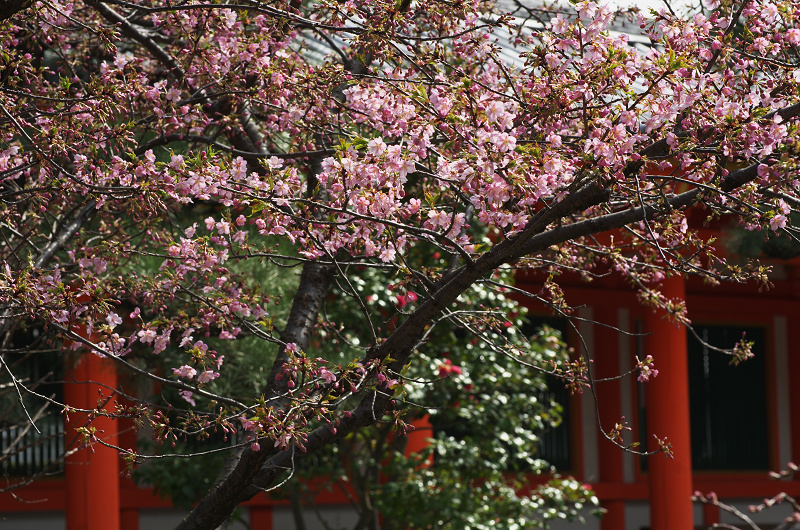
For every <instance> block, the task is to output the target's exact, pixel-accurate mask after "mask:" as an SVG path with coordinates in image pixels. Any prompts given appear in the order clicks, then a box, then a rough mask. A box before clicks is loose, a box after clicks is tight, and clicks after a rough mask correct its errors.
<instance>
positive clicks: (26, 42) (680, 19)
mask: <svg viewBox="0 0 800 530" xmlns="http://www.w3.org/2000/svg"><path fill="white" fill-rule="evenodd" d="M504 10H506V11H509V10H510V11H513V13H512V14H505V13H504V12H503V9H500V8H498V7H496V6H494V5H492V4H490V3H487V2H480V1H475V0H466V1H461V0H455V1H440V0H431V1H428V2H421V3H416V2H410V1H409V0H399V1H384V0H370V1H362V0H347V1H343V2H339V1H328V0H320V1H309V2H302V1H297V2H294V1H292V2H281V1H274V2H271V1H270V2H255V1H233V2H230V3H217V2H207V3H206V2H201V1H194V0H190V1H186V2H180V3H174V4H173V3H166V2H164V3H161V2H149V1H141V2H140V1H138V0H133V1H130V2H129V1H123V0H119V1H116V0H112V1H108V2H101V1H90V2H85V3H84V2H58V1H47V2H40V1H36V0H32V1H17V0H8V1H3V2H0V21H1V22H0V24H2V26H0V40H2V46H1V47H0V50H2V51H1V52H0V184H1V185H2V188H1V189H0V197H2V202H1V203H0V213H1V215H0V260H2V264H1V269H2V270H0V306H1V309H0V311H2V313H0V316H1V318H0V340H2V341H3V342H2V344H3V355H4V359H5V358H7V357H8V356H9V355H11V354H12V353H14V354H16V353H18V352H19V350H24V349H25V348H36V347H44V348H50V349H57V348H59V347H64V348H66V349H74V350H78V351H77V352H76V353H78V354H81V352H83V353H82V354H83V355H98V356H102V357H105V358H108V359H110V362H113V363H114V364H116V365H117V366H118V369H119V371H120V373H126V374H130V376H131V377H136V378H143V379H149V380H150V381H151V382H152V384H153V385H156V386H157V387H158V388H159V389H160V390H159V392H157V393H156V397H155V398H152V399H145V397H142V396H136V395H131V394H130V393H128V392H126V393H125V396H127V398H130V399H127V398H126V400H122V399H120V400H119V404H118V410H117V412H118V413H119V414H120V415H123V416H126V417H129V418H133V419H134V420H135V422H136V424H137V425H140V426H146V427H147V428H148V431H150V432H152V433H154V436H155V437H156V438H157V439H158V440H159V441H161V442H167V443H165V444H164V447H166V448H167V450H168V449H169V448H170V447H171V446H172V444H175V445H176V450H177V446H178V445H180V444H184V443H188V440H189V439H191V440H192V443H202V441H203V440H202V439H203V438H205V437H206V436H209V437H211V438H214V437H215V436H217V435H218V434H219V433H226V434H228V435H229V438H228V440H229V441H230V440H234V441H235V448H234V449H233V455H232V456H231V457H230V458H228V460H227V462H226V463H225V466H224V467H223V470H222V471H221V472H220V474H219V477H218V479H217V480H216V481H214V482H213V483H212V484H211V485H209V489H208V492H207V493H206V495H205V496H204V497H203V498H202V499H201V500H200V501H199V503H198V504H197V505H196V507H195V508H193V510H192V512H191V514H190V515H189V516H188V517H187V518H186V519H185V521H184V522H183V523H182V524H181V528H184V529H191V528H209V527H215V526H217V525H218V524H221V523H222V522H223V521H225V520H226V519H227V518H228V517H229V516H230V514H231V513H232V511H233V510H234V508H235V507H236V506H237V505H238V504H240V503H241V502H243V501H244V500H246V499H249V498H251V497H252V496H254V495H255V494H257V493H258V492H261V491H262V490H264V489H275V488H281V487H283V486H281V485H282V484H285V480H286V476H287V474H288V473H291V472H292V471H294V470H295V469H296V468H297V467H298V466H300V465H302V462H304V461H307V460H309V459H312V458H315V455H319V454H320V453H322V452H324V451H326V450H328V448H330V447H332V446H334V445H335V444H337V443H338V442H339V441H340V440H342V439H343V438H345V437H347V436H349V435H351V434H353V433H356V432H357V431H359V429H363V428H366V427H369V428H378V427H380V426H383V425H386V424H391V425H394V426H395V427H396V429H397V430H398V431H399V432H402V431H403V430H405V429H406V428H407V426H406V421H405V419H404V418H406V417H407V415H408V414H409V409H410V407H413V406H414V405H413V403H412V399H411V397H412V396H413V395H416V394H415V393H419V392H421V390H420V389H419V386H420V385H421V386H423V387H424V386H431V387H432V389H431V390H430V391H431V392H436V391H437V387H436V385H442V384H443V383H442V382H439V381H438V379H439V376H440V375H441V376H445V375H450V376H451V377H452V376H453V373H454V372H455V371H456V368H460V367H461V366H462V365H461V364H459V363H460V362H462V361H461V359H455V358H449V357H444V356H443V353H444V351H443V350H439V351H432V350H430V349H429V348H430V347H431V346H433V345H436V344H440V343H439V342H438V341H439V340H440V339H439V338H437V333H438V332H439V330H442V329H445V330H448V332H449V330H452V329H454V328H453V327H455V328H457V329H458V330H459V331H458V333H457V334H456V335H457V338H459V339H464V340H466V343H469V342H470V341H473V340H474V341H478V342H483V343H484V345H485V346H486V347H488V348H489V349H490V350H491V351H493V352H495V353H496V354H497V355H502V356H504V357H505V358H506V359H510V360H513V361H514V363H517V364H519V365H521V366H526V367H528V366H533V367H535V368H537V369H539V370H541V371H543V372H548V373H551V374H553V375H554V376H556V377H560V378H562V379H563V380H564V381H565V383H567V384H570V385H571V386H573V387H575V388H580V387H581V386H582V385H585V384H586V383H588V382H590V380H591V375H592V374H591V370H589V369H588V368H587V366H586V364H585V363H582V362H581V361H580V360H579V359H571V360H570V359H566V358H564V357H555V358H544V357H542V356H540V355H532V356H531V355H529V352H528V351H527V350H526V349H524V348H522V347H520V345H519V343H518V342H515V340H513V339H512V337H511V334H509V333H504V332H503V329H505V328H506V326H507V324H510V325H512V326H513V325H514V320H515V318H516V315H515V314H511V313H509V311H508V310H507V309H504V308H506V307H507V306H504V305H503V303H500V302H497V303H496V304H494V305H486V306H481V305H480V304H477V305H476V304H474V303H472V302H473V301H475V300H477V299H478V298H476V295H475V293H476V292H477V291H479V290H480V291H481V292H482V293H485V292H486V291H487V290H488V291H491V292H495V293H497V294H498V295H506V294H508V293H509V292H514V293H515V296H517V297H528V298H530V299H531V300H533V301H535V302H536V303H541V304H545V305H549V306H550V307H551V308H552V309H553V311H555V312H557V313H561V314H566V315H569V313H570V308H569V305H568V300H565V299H564V297H563V295H562V291H561V289H560V286H559V278H560V274H561V273H563V272H566V271H579V272H581V273H582V274H584V275H587V276H591V275H592V273H593V271H596V272H598V273H603V274H606V273H612V274H617V275H620V276H622V277H624V278H626V279H627V281H629V282H630V284H631V285H632V286H633V287H634V288H636V289H637V290H638V292H639V294H640V297H641V300H642V302H643V303H645V304H648V305H650V306H654V307H661V308H663V309H666V310H667V311H668V312H669V313H670V314H671V315H672V316H673V317H674V318H675V319H676V320H677V321H681V322H686V315H685V307H684V304H683V301H681V300H671V299H668V298H666V297H664V296H663V295H662V294H661V293H660V290H659V286H660V285H661V283H662V282H663V281H664V280H665V279H667V278H669V277H670V276H674V275H698V276H701V277H703V278H705V279H706V280H708V281H710V282H720V281H738V282H744V281H750V280H753V281H757V282H766V281H767V276H766V274H767V270H766V269H765V268H764V267H762V266H761V265H760V264H759V263H758V262H757V261H748V262H744V264H741V263H739V264H733V263H729V262H727V261H726V260H725V259H724V258H723V257H721V253H720V251H719V250H718V249H717V248H715V243H714V242H713V241H711V240H707V239H704V236H703V234H702V233H701V232H699V231H698V230H697V228H698V227H699V225H700V224H702V222H703V220H714V219H717V218H720V217H723V216H724V217H726V218H730V219H732V220H734V221H738V223H739V224H740V226H742V227H743V228H745V229H747V230H750V231H755V232H758V231H761V232H762V233H768V232H773V233H775V234H777V235H778V236H779V237H785V238H792V237H794V236H793V234H794V228H793V227H792V225H791V222H790V220H791V214H792V211H793V210H794V209H797V207H798V205H800V192H798V189H797V186H798V183H797V180H796V174H797V164H798V153H800V148H799V147H800V146H799V145H798V141H797V134H798V130H797V116H798V114H800V102H799V98H798V96H799V94H798V76H799V75H800V70H799V69H798V66H797V65H798V64H799V63H798V56H797V46H798V45H799V44H800V24H798V16H799V15H800V4H798V3H797V2H794V1H791V0H789V1H771V0H763V1H762V0H757V1H751V0H745V1H739V0H736V1H728V0H724V1H722V2H717V1H715V0H712V1H711V2H709V3H706V4H705V5H703V6H698V7H697V8H695V9H693V10H687V9H685V8H683V7H681V6H674V8H673V7H672V6H668V5H665V7H664V8H663V9H661V10H660V11H657V12H656V11H652V12H638V11H636V10H632V11H629V12H625V13H617V12H615V9H614V8H612V7H610V6H609V5H603V4H598V3H595V2H592V1H588V0H585V1H582V2H579V3H576V4H575V5H574V6H566V7H563V8H561V7H558V6H551V7H548V6H542V5H538V4H537V5H528V4H519V5H517V4H513V5H509V6H507V7H506V8H504ZM622 21H625V22H626V26H625V27H630V28H633V29H635V30H636V32H637V33H638V34H639V35H640V36H642V37H641V38H638V39H636V40H637V42H636V43H633V42H632V41H631V40H630V39H629V38H627V37H626V35H625V34H624V33H620V32H618V31H613V29H614V28H615V27H617V26H614V24H615V23H616V22H622ZM640 41H646V42H640ZM688 210H691V211H692V218H693V221H692V222H691V223H690V222H688V220H687V211H688ZM698 220H699V221H698ZM698 223H699V224H698ZM273 270H274V271H281V272H280V273H278V272H274V273H269V272H268V271H273ZM515 270H525V271H530V272H531V273H532V274H537V273H538V275H539V277H540V278H541V280H542V288H541V290H540V291H537V292H522V291H519V290H516V289H515V288H513V286H511V285H509V280H508V278H509V277H510V275H509V273H510V272H513V271H515ZM366 271H370V272H371V273H375V274H374V275H368V274H367V272H366ZM270 274H272V275H270ZM286 275H294V276H293V278H290V279H286ZM367 276H369V277H370V278H375V277H380V278H383V279H384V282H385V285H381V286H379V287H378V288H376V286H375V285H374V283H373V282H371V281H366V282H365V281H362V280H363V278H365V277H367ZM278 279H280V281H278ZM390 285H391V288H390ZM481 296H483V294H481ZM344 299H346V300H347V303H348V304H355V307H356V309H357V310H356V311H355V312H353V311H347V312H342V311H339V310H336V305H337V304H343V303H344V302H342V300H344ZM345 317H346V318H345ZM434 339H435V340H434ZM337 342H338V343H340V344H343V345H346V347H345V346H343V347H342V348H341V349H339V350H338V351H336V348H332V347H331V346H332V345H333V344H336V343H337ZM12 344H13V345H14V348H11V347H10V346H9V345H12ZM332 352H333V353H336V355H333V354H332ZM340 353H341V354H343V355H339V354H340ZM737 354H738V355H742V356H746V355H747V351H746V345H743V346H742V347H741V348H739V349H738V350H737ZM461 355H464V356H467V357H468V356H470V355H471V353H470V351H469V350H468V349H463V350H462V352H461ZM161 357H163V358H164V359H165V360H166V359H169V363H168V364H167V366H166V368H165V369H163V370H151V369H148V367H149V366H153V365H155V364H158V363H157V361H155V360H154V359H156V360H157V359H160V358H161ZM485 359H487V362H495V361H493V360H494V359H498V361H497V362H499V359H500V357H492V356H486V357H485ZM448 361H449V362H448ZM457 361H458V362H457ZM471 362H472V363H473V366H474V365H475V364H476V362H475V359H474V358H473V359H472V361H471ZM655 362H656V366H657V362H658V360H657V359H656V360H655ZM464 364H466V363H464ZM229 366H230V371H231V375H230V376H228V375H226V373H227V372H226V370H227V369H229ZM243 367H249V368H247V369H246V370H245V368H243ZM425 368H427V369H428V371H429V372H430V371H431V370H432V369H435V371H436V373H432V374H429V375H428V376H427V377H428V378H427V379H424V378H423V379H420V377H422V374H424V373H425V371H426V370H425ZM479 369H480V368H479V365H478V366H475V368H472V369H471V370H479ZM243 370H245V371H246V372H247V373H244V374H242V373H241V372H242V371H243ZM509 370H510V369H509ZM653 370H654V368H653V365H652V362H651V359H644V360H641V361H640V362H639V364H638V365H634V366H631V371H632V372H638V374H637V375H638V376H639V377H640V378H641V379H647V377H649V376H650V375H651V374H652V373H653ZM3 371H4V372H5V374H4V377H8V379H9V380H10V381H11V383H12V385H13V387H14V388H15V393H16V394H17V397H18V398H19V399H21V400H24V399H25V396H23V394H26V393H27V390H26V385H27V381H28V380H26V379H25V378H22V377H17V376H15V375H14V368H13V367H12V365H11V364H9V363H7V362H5V361H4V362H3ZM237 371H238V372H240V373H239V374H238V376H237V374H236V372H237ZM440 371H441V372H442V373H441V374H439V372H440ZM487 373H488V372H487ZM500 374H501V376H498V377H494V378H492V377H486V378H483V379H482V378H481V374H480V373H471V374H470V377H472V378H475V379H478V380H480V383H481V384H482V385H486V392H487V394H486V395H487V396H488V395H491V396H496V395H497V392H500V391H502V392H503V393H505V394H510V395H511V398H509V399H513V395H514V392H515V389H514V388H508V387H507V386H505V385H504V377H502V370H501V371H500ZM455 375H456V376H457V375H458V374H455ZM461 375H464V374H461ZM237 377H240V380H241V381H244V382H246V384H240V385H236V384H233V383H232V381H235V380H237V379H236V378H237ZM226 378H228V379H226ZM453 381H455V379H452V378H447V379H445V381H444V384H450V383H452V382H453ZM31 382H32V380H31ZM473 384H475V383H473ZM476 386H477V385H476ZM492 386H493V387H494V388H491V387H492ZM123 390H124V389H123ZM109 392H110V389H109ZM10 395H11V396H12V397H13V395H14V394H13V393H12V394H10ZM43 395H45V394H43ZM45 397H48V396H47V395H45ZM112 399H113V396H112ZM492 399H499V398H496V397H493V398H492ZM125 403H131V404H129V405H126V404H125ZM90 417H91V416H90ZM465 421H473V420H472V419H469V418H466V419H465ZM477 424H478V423H476V425H477ZM606 430H607V429H606ZM83 432H84V433H85V434H86V435H87V436H91V434H92V432H93V431H92V430H91V425H87V426H86V427H85V428H84V429H83ZM442 432H446V430H444V431H442ZM234 433H235V434H234ZM121 449H125V448H121ZM130 458H131V460H136V459H137V455H135V454H131V455H130ZM423 469H424V468H423ZM572 486H573V485H567V486H566V487H565V488H563V489H562V490H560V491H562V492H563V491H568V490H571V489H574V488H572ZM580 495H582V494H580ZM580 495H579V496H580ZM543 498H544V497H543ZM549 498H551V499H552V498H557V500H556V501H554V506H556V508H553V509H561V508H562V507H564V506H565V504H564V502H565V501H564V499H565V498H567V499H568V497H564V496H559V495H555V494H554V495H550V497H549ZM559 499H560V500H559ZM543 502H544V501H543ZM545 504H546V503H545ZM537 506H539V507H543V505H542V504H539V505H537V502H536V501H531V505H530V507H531V508H532V509H534V511H535V509H538V508H537ZM543 509H544V508H543Z"/></svg>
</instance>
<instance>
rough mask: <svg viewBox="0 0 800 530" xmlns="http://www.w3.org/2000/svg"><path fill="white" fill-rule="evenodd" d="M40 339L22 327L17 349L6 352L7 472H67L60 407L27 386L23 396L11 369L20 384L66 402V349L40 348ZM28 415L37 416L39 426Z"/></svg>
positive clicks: (1, 450) (1, 455)
mask: <svg viewBox="0 0 800 530" xmlns="http://www.w3.org/2000/svg"><path fill="white" fill-rule="evenodd" d="M39 339H40V334H39V331H38V330H37V329H35V328H34V329H24V330H22V331H20V332H17V333H16V334H14V336H13V337H12V341H11V344H10V348H9V349H11V350H12V351H10V352H6V353H5V354H4V355H3V361H4V362H5V363H7V365H6V366H4V367H2V369H0V475H3V476H7V477H8V476H11V477H23V476H24V477H27V476H32V475H35V474H38V473H54V472H55V473H57V472H60V471H63V457H64V418H63V416H62V415H61V409H60V408H59V407H57V406H56V405H54V404H52V403H50V402H48V401H47V400H44V399H41V398H39V397H37V396H35V395H33V394H30V393H28V392H26V391H25V390H22V389H21V390H20V391H19V393H20V394H21V395H22V397H20V395H19V394H18V392H17V387H16V385H15V384H14V382H13V381H11V378H10V376H9V373H8V372H9V371H10V372H11V373H13V374H14V377H15V378H16V379H17V381H18V383H19V384H20V385H21V386H24V387H25V388H28V389H31V390H34V391H35V392H36V393H38V394H40V395H42V396H46V397H48V398H50V399H53V400H55V401H57V402H63V400H64V397H63V392H62V382H61V380H62V379H63V375H62V372H61V370H62V365H63V362H62V353H61V350H60V349H59V348H56V349H39V348H42V343H41V340H39ZM26 348H30V349H28V350H27V351H26ZM14 350H16V351H14ZM20 399H22V403H24V405H25V406H24V407H23V406H22V404H21V402H20ZM28 415H30V416H31V418H33V419H34V424H35V426H36V427H35V428H34V426H33V425H31V422H30V421H29V419H28ZM37 430H38V431H37Z"/></svg>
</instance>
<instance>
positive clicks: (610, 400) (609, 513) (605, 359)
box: [592, 307, 625, 530]
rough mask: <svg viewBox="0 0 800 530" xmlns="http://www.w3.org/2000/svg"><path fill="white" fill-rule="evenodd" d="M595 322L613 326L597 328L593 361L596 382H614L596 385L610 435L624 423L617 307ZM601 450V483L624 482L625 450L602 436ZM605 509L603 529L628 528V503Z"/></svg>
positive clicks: (600, 311) (599, 313)
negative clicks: (626, 506)
mask: <svg viewBox="0 0 800 530" xmlns="http://www.w3.org/2000/svg"><path fill="white" fill-rule="evenodd" d="M595 319H596V320H597V322H598V323H602V324H607V325H609V326H612V328H608V327H605V326H599V325H595V326H594V334H593V335H594V336H593V339H594V340H593V342H594V344H593V348H592V349H593V359H594V376H595V378H596V379H607V378H608V379H610V380H608V381H598V382H597V383H595V394H596V397H597V406H598V411H599V415H600V422H601V424H602V427H603V430H604V431H605V432H606V434H608V433H609V432H610V431H612V430H613V429H614V426H615V425H616V424H617V423H618V422H620V421H622V407H621V402H620V380H619V379H618V378H617V377H618V376H619V362H618V361H619V341H620V340H621V339H622V337H620V333H619V332H618V331H616V329H613V328H616V326H617V308H616V307H598V308H596V313H595ZM598 439H599V445H598V448H597V454H598V466H599V471H600V482H601V483H617V484H619V483H622V482H624V480H625V478H624V472H623V467H622V457H623V451H622V449H620V448H619V447H617V446H616V445H614V444H613V443H612V442H610V441H609V440H607V439H606V438H605V437H604V436H602V435H601V436H599V437H598ZM602 507H603V508H605V510H606V513H605V514H604V515H603V518H602V519H601V528H602V529H603V530H620V529H623V528H625V501H622V500H609V501H603V502H602Z"/></svg>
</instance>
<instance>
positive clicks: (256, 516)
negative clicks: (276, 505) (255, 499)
mask: <svg viewBox="0 0 800 530" xmlns="http://www.w3.org/2000/svg"><path fill="white" fill-rule="evenodd" d="M272 527H273V519H272V506H251V507H250V528H252V529H253V530H272Z"/></svg>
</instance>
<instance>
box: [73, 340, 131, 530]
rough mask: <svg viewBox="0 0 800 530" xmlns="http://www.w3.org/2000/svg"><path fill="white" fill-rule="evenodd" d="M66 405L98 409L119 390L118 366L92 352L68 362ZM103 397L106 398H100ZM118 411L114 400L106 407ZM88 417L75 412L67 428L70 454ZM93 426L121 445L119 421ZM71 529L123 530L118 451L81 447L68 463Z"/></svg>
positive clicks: (101, 421)
mask: <svg viewBox="0 0 800 530" xmlns="http://www.w3.org/2000/svg"><path fill="white" fill-rule="evenodd" d="M66 365H67V370H66V376H65V383H64V401H65V403H66V404H67V405H69V406H70V407H75V408H79V409H94V408H96V407H97V406H98V400H101V403H103V402H105V401H106V399H107V397H108V396H109V395H110V394H111V392H112V390H111V389H114V388H116V387H117V374H116V371H115V367H114V364H113V361H111V360H110V359H104V358H100V357H98V356H97V355H95V354H93V353H85V354H83V355H81V356H80V358H79V359H78V360H77V363H76V362H75V361H74V358H73V359H70V358H69V356H68V358H67V362H66ZM101 394H102V396H103V397H102V399H101ZM106 408H107V409H112V408H113V400H112V401H111V402H109V403H108V405H106ZM86 420H87V416H86V414H83V413H77V412H70V413H69V414H68V418H67V421H66V426H65V436H66V440H67V443H70V446H69V449H70V450H71V449H75V448H76V445H77V444H76V443H75V442H76V441H77V442H80V441H81V438H77V439H76V433H75V429H77V428H80V427H84V426H86ZM91 425H92V426H93V427H94V428H95V429H96V433H95V435H96V437H97V438H98V439H101V440H103V441H107V442H108V443H112V444H117V443H118V440H117V425H116V420H113V419H111V418H105V417H98V418H95V419H94V420H93V421H92V423H91ZM64 474H65V481H66V488H67V510H66V511H67V513H66V516H67V530H119V528H120V484H119V483H120V476H119V474H120V461H119V456H118V454H117V451H116V450H114V449H111V448H108V447H105V446H103V445H102V444H99V443H96V442H95V443H93V444H91V447H86V448H82V449H80V450H79V451H77V452H75V453H74V454H72V455H70V456H68V457H67V459H66V465H65V472H64Z"/></svg>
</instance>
